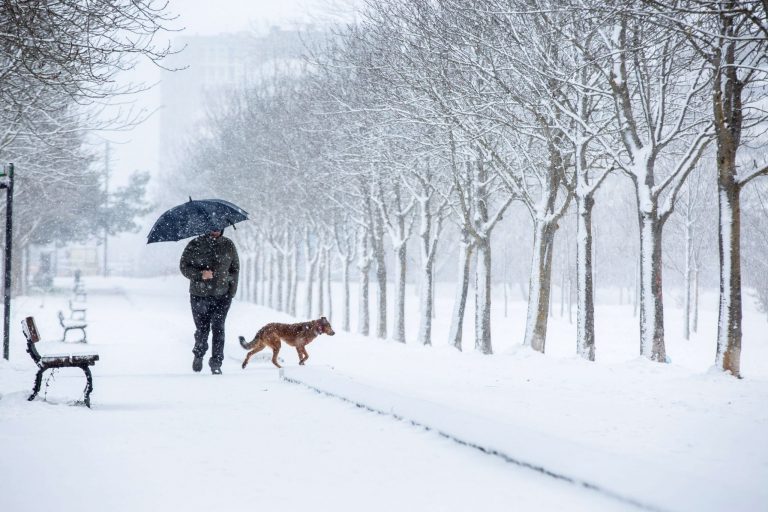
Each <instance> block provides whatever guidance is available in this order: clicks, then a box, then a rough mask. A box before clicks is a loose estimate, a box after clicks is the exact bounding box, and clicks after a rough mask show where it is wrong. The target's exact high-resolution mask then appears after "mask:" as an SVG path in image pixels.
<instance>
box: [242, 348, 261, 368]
mask: <svg viewBox="0 0 768 512" xmlns="http://www.w3.org/2000/svg"><path fill="white" fill-rule="evenodd" d="M264 347H265V345H262V344H261V343H259V344H258V345H256V348H254V349H253V350H250V351H249V352H248V354H246V356H245V361H243V370H245V367H246V366H248V361H250V359H251V356H252V355H254V354H255V353H256V352H258V351H260V350H263V349H264Z"/></svg>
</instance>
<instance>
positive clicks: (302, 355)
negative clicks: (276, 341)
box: [296, 347, 304, 364]
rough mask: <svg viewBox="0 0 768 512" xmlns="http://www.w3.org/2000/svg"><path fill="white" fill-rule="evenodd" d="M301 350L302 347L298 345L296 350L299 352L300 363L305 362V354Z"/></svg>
mask: <svg viewBox="0 0 768 512" xmlns="http://www.w3.org/2000/svg"><path fill="white" fill-rule="evenodd" d="M301 350H302V349H301V347H296V352H297V353H298V354H299V364H304V354H303V353H302V351H301Z"/></svg>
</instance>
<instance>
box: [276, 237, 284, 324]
mask: <svg viewBox="0 0 768 512" xmlns="http://www.w3.org/2000/svg"><path fill="white" fill-rule="evenodd" d="M275 253H276V254H275V260H276V261H275V265H276V266H277V276H276V279H275V285H276V286H275V288H276V289H275V305H274V307H275V309H277V310H278V311H285V310H284V309H283V284H284V281H285V261H284V260H285V256H283V253H282V252H280V251H279V250H276V251H275Z"/></svg>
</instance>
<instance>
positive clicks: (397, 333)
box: [392, 242, 407, 343]
mask: <svg viewBox="0 0 768 512" xmlns="http://www.w3.org/2000/svg"><path fill="white" fill-rule="evenodd" d="M406 249H407V248H406V244H405V242H403V243H402V244H400V245H399V246H398V247H396V248H395V271H396V274H397V293H396V295H395V318H394V321H395V322H394V326H393V327H394V332H393V333H392V334H393V338H392V339H394V340H395V341H397V342H400V343H405V278H406V274H405V272H406Z"/></svg>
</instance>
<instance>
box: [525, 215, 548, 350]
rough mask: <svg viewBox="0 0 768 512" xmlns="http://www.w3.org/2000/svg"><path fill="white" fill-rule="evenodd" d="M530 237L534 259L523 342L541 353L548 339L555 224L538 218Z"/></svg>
mask: <svg viewBox="0 0 768 512" xmlns="http://www.w3.org/2000/svg"><path fill="white" fill-rule="evenodd" d="M534 231H535V233H534V237H533V259H532V261H531V278H530V285H529V291H528V316H527V320H526V326H525V341H524V342H523V343H524V345H527V346H529V347H531V348H532V349H534V350H536V351H537V352H541V353H544V344H545V342H546V339H547V320H548V315H547V312H548V311H549V291H550V281H551V277H552V245H553V242H554V232H555V224H554V223H547V222H541V221H537V222H536V226H535V228H534Z"/></svg>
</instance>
